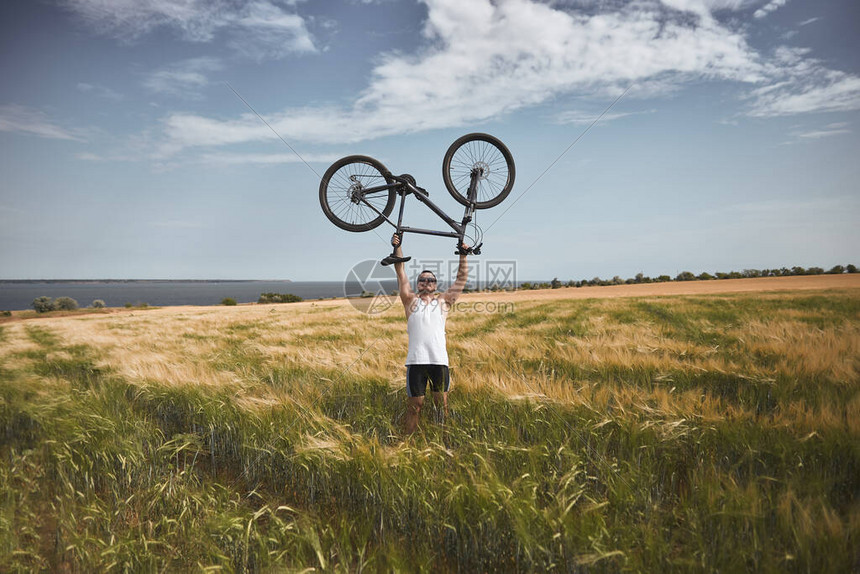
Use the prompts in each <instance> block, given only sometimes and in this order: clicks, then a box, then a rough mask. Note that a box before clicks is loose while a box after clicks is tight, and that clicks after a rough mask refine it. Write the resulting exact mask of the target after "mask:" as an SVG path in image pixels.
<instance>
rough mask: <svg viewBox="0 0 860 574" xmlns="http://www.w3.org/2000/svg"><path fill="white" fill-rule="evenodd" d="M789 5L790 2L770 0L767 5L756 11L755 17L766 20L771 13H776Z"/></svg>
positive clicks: (786, 0)
mask: <svg viewBox="0 0 860 574" xmlns="http://www.w3.org/2000/svg"><path fill="white" fill-rule="evenodd" d="M787 3H788V0H770V2H768V3H767V4H765V5H764V6H762V7H761V8H759V9H758V10H756V11H755V13H754V14H753V16H754V17H755V18H764V17H765V16H767V15H768V14H770V13H771V12H775V11H777V10H779V9H780V8H782V7H783V6H785V5H786V4H787Z"/></svg>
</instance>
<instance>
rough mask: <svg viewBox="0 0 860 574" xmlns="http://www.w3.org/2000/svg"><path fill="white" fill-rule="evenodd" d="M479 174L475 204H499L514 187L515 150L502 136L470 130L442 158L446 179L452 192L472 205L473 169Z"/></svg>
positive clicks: (463, 202)
mask: <svg viewBox="0 0 860 574" xmlns="http://www.w3.org/2000/svg"><path fill="white" fill-rule="evenodd" d="M473 170H476V172H477V175H478V188H477V190H476V191H477V193H476V196H475V207H476V208H478V209H486V208H488V207H493V206H495V205H498V204H499V203H501V202H502V200H503V199H505V198H506V197H507V196H508V194H509V193H510V192H511V189H513V187H514V178H515V177H516V169H515V167H514V158H513V157H512V156H511V152H510V151H508V148H507V147H505V144H503V143H502V142H501V141H499V139H498V138H495V137H493V136H491V135H489V134H480V133H475V134H468V135H465V136H463V137H461V138H459V139H458V140H457V141H455V142H454V143H452V144H451V147H449V148H448V151H447V152H445V159H443V160H442V179H443V180H445V187H447V188H448V192H449V193H450V194H451V195H452V196H453V197H454V199H456V200H457V201H459V202H460V203H462V204H463V205H466V206H468V205H469V185H470V183H471V175H472V171H473Z"/></svg>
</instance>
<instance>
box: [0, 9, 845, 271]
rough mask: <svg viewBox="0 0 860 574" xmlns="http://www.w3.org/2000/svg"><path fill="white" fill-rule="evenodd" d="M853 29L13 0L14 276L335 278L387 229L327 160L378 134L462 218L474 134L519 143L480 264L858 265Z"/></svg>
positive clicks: (822, 24)
mask: <svg viewBox="0 0 860 574" xmlns="http://www.w3.org/2000/svg"><path fill="white" fill-rule="evenodd" d="M858 39H860V4H858V3H857V2H856V1H855V0H832V1H827V2H816V1H810V0H662V1H657V0H641V1H635V0H634V1H630V2H626V1H620V0H557V1H537V0H496V1H493V2H491V1H489V0H424V1H421V2H419V1H413V0H380V1H359V0H340V1H337V0H331V1H329V0H321V1H310V0H308V1H301V0H293V1H278V0H259V1H254V2H240V1H237V0H210V1H203V0H180V1H173V2H168V1H166V0H115V1H111V2H105V1H103V0H54V1H51V0H40V1H31V0H6V1H4V2H3V3H2V4H0V46H2V49H0V67H1V68H2V77H3V82H2V84H0V173H2V175H0V278H3V279H13V278H18V279H26V278H108V277H110V278H167V279H181V278H192V279H293V280H340V279H342V278H343V277H345V276H346V274H347V273H348V272H349V269H350V268H351V267H352V266H353V265H354V264H356V263H357V262H359V261H362V260H365V259H370V258H380V257H382V256H384V255H385V254H386V253H387V252H388V246H387V240H388V237H389V236H390V228H387V227H380V228H378V229H377V230H376V233H374V232H366V233H349V232H346V231H341V230H340V229H338V228H336V227H335V226H334V225H332V224H331V223H329V221H328V220H327V219H326V218H325V216H324V215H323V213H322V210H321V209H320V207H319V202H318V177H317V175H316V174H321V173H323V172H324V171H325V169H326V168H327V167H328V165H330V164H331V163H332V162H333V161H334V160H336V159H338V158H339V157H342V156H345V155H350V154H363V155H370V156H373V157H376V158H377V159H379V160H380V161H382V162H383V163H384V164H385V165H386V166H387V167H388V168H389V169H390V170H391V171H393V172H395V173H404V172H406V173H411V174H413V175H414V176H415V177H416V178H417V180H418V183H419V184H420V185H422V186H423V187H425V188H427V189H428V190H429V191H430V193H431V198H432V199H434V200H435V201H437V202H438V203H439V204H440V205H441V206H442V207H443V208H445V209H446V210H450V212H451V213H452V214H458V215H459V214H460V213H461V209H462V208H461V207H459V204H457V203H455V202H454V200H453V199H452V198H451V197H450V196H449V195H448V193H447V191H446V190H445V188H444V185H443V183H442V177H441V162H442V157H443V154H444V153H445V150H446V149H447V147H448V145H449V144H450V143H451V142H453V141H454V140H455V139H456V138H457V137H459V136H460V135H463V134H465V133H469V132H474V131H482V132H488V133H491V134H494V135H495V136H497V137H499V138H500V139H501V140H502V141H504V142H505V143H506V144H507V145H508V147H509V148H510V150H511V152H512V153H513V156H514V159H515V160H516V163H517V182H516V185H515V187H514V190H513V192H512V193H511V195H510V196H509V198H508V199H507V200H506V201H505V202H503V203H502V204H500V205H499V206H497V207H495V208H492V209H489V210H485V211H481V212H479V213H478V219H477V222H478V224H479V225H480V226H481V227H483V228H484V230H485V237H484V254H483V255H482V256H481V260H482V261H484V262H486V261H492V260H505V261H516V265H517V277H518V278H519V279H521V280H523V279H526V280H529V279H551V278H552V277H559V278H561V279H564V280H567V279H583V278H592V277H594V276H600V277H604V278H610V277H612V276H614V275H620V276H621V277H632V276H633V275H635V274H636V273H638V272H643V273H645V274H646V275H659V274H664V273H665V274H669V275H675V274H677V273H678V272H680V271H684V270H689V271H693V272H695V273H699V272H702V271H709V272H714V271H728V270H741V269H745V268H758V269H761V268H772V267H782V266H789V267H790V266H794V265H801V266H805V267H808V266H812V265H817V266H822V267H825V268H829V267H830V266H832V265H836V264H846V263H855V264H860V257H858V254H860V253H858V246H860V231H858V225H857V221H858V219H860V193H858V192H860V187H858V182H860V161H858V157H860V153H858V152H860V138H858V131H857V130H858V120H860V49H858V48H860V46H858ZM230 87H232V88H233V90H235V91H236V92H238V93H239V94H240V95H241V96H242V97H243V98H244V99H245V100H247V102H248V103H249V104H250V105H251V107H252V108H253V109H254V110H255V111H256V112H257V113H259V114H260V115H261V116H262V117H263V118H265V119H266V121H267V122H268V123H269V124H270V125H271V126H272V128H274V130H275V131H276V132H277V133H278V134H279V135H280V136H281V137H283V138H284V140H286V141H287V142H288V143H289V144H290V145H291V146H292V147H293V148H295V150H296V151H297V152H298V153H299V155H300V156H301V157H302V158H303V159H304V160H305V161H306V162H307V164H305V163H303V162H302V161H301V160H300V159H299V158H297V157H296V155H294V154H293V153H292V152H291V151H290V149H288V147H287V146H285V145H284V143H283V142H282V141H280V140H279V139H278V137H277V136H275V134H274V133H273V132H272V131H271V130H270V129H269V128H268V127H267V126H266V125H265V124H264V123H263V122H262V121H261V120H260V119H259V118H258V117H257V116H256V115H255V114H254V113H252V111H251V110H249V108H248V107H246V105H245V104H244V103H243V102H242V101H241V100H240V99H239V98H238V97H237V96H236V95H235V94H234V92H233V91H232V90H231V89H230ZM625 90H628V91H627V92H626V94H625V95H624V97H623V98H622V99H621V100H620V101H618V103H617V104H615V105H614V107H612V109H611V110H609V111H608V112H607V113H606V115H605V116H604V117H603V119H602V120H601V121H600V122H598V123H597V124H596V125H594V127H593V128H591V129H590V131H588V133H587V134H586V135H585V136H584V137H583V138H582V139H581V140H579V141H578V142H577V143H576V145H574V146H573V147H572V148H570V149H569V151H568V152H567V153H566V154H564V155H563V156H561V158H560V159H559V156H560V154H562V152H564V150H565V149H567V148H568V147H569V146H570V145H571V143H573V142H574V141H575V140H576V138H577V137H579V136H580V135H581V134H582V133H583V132H584V131H585V130H586V129H587V128H588V127H589V125H591V123H592V121H593V120H594V119H595V118H597V117H598V116H600V114H601V113H602V112H604V111H605V110H606V109H607V107H608V106H609V105H610V104H611V103H612V102H613V101H614V100H615V99H616V98H617V97H618V96H619V95H620V94H622V93H624V91H625ZM556 160H558V161H557V163H555V164H554V165H552V168H551V169H549V170H548V171H547V168H548V167H549V166H550V165H551V164H553V162H554V161H556ZM406 218H407V221H408V223H409V224H411V225H415V226H424V227H429V226H435V225H436V221H437V220H436V219H435V216H433V215H432V214H429V212H426V210H424V208H423V207H422V206H420V205H419V204H417V203H415V204H408V205H407V213H406ZM404 251H405V252H406V253H407V254H412V255H413V256H415V257H416V258H417V259H419V260H422V261H430V260H434V259H452V258H453V245H452V240H450V239H442V238H436V237H426V236H407V238H406V240H405V241H404ZM477 263H478V260H476V264H477ZM481 264H484V263H481Z"/></svg>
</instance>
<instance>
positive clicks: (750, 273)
mask: <svg viewBox="0 0 860 574" xmlns="http://www.w3.org/2000/svg"><path fill="white" fill-rule="evenodd" d="M843 273H857V267H856V266H854V265H852V264H848V265H845V266H842V265H835V266H834V267H832V268H831V269H830V270H829V271H825V270H824V269H823V268H822V267H809V268H803V267H798V266H795V267H791V268H789V267H781V268H779V269H744V270H743V271H729V272H728V273H724V272H721V271H717V272H715V273H714V274H711V273H708V272H703V273H700V274H698V275H696V274H694V273H692V272H690V271H682V272H680V273H678V275H676V276H675V277H674V278H673V277H671V276H669V275H659V276H657V277H648V276H646V275H645V274H644V273H637V274H636V276H635V277H633V278H629V279H622V278H621V277H619V276H618V275H616V276H615V277H613V278H612V279H601V278H600V277H595V278H593V279H582V280H580V281H574V280H570V281H566V282H565V281H560V280H559V279H558V277H556V278H554V279H553V280H552V281H546V282H530V281H524V282H523V283H521V284H520V285H519V287H518V288H519V289H559V288H561V287H594V286H598V285H599V286H605V285H636V284H640V283H665V282H668V281H714V280H718V279H751V278H756V277H794V276H799V275H842V274H843Z"/></svg>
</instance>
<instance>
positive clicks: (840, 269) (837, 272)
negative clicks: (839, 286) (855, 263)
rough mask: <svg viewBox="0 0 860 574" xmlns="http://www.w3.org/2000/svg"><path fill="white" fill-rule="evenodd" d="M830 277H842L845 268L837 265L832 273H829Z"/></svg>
mask: <svg viewBox="0 0 860 574" xmlns="http://www.w3.org/2000/svg"><path fill="white" fill-rule="evenodd" d="M827 273H828V275H842V274H843V273H845V268H844V267H842V266H841V265H835V266H834V267H833V268H832V269H831V270H830V271H828V272H827Z"/></svg>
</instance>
